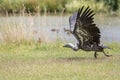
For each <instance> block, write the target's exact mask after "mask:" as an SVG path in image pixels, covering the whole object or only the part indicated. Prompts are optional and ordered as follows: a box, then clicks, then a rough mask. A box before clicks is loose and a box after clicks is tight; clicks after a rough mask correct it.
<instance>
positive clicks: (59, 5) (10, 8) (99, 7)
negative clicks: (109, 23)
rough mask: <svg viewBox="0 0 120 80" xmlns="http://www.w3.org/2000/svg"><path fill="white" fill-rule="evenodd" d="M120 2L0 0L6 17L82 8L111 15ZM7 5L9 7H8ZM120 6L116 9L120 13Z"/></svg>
mask: <svg viewBox="0 0 120 80" xmlns="http://www.w3.org/2000/svg"><path fill="white" fill-rule="evenodd" d="M119 4H120V0H118V2H117V3H116V4H115V1H109V0H59V1H58V0H25V1H24V0H0V12H1V13H2V15H4V14H5V13H6V12H8V13H9V14H12V13H16V14H18V13H21V11H22V10H24V11H25V13H29V12H31V13H36V12H39V13H44V12H45V11H47V12H48V13H55V12H58V13H60V12H61V11H63V10H64V8H65V12H67V13H69V12H73V11H75V10H77V9H78V8H79V7H81V6H83V5H84V6H90V7H91V8H92V9H94V10H95V11H96V12H97V13H101V12H102V13H110V12H112V11H114V10H112V9H113V8H114V6H115V5H119ZM6 5H7V6H6ZM73 5H74V6H73ZM119 8H120V6H117V8H116V9H115V10H116V11H117V12H116V14H118V13H119Z"/></svg>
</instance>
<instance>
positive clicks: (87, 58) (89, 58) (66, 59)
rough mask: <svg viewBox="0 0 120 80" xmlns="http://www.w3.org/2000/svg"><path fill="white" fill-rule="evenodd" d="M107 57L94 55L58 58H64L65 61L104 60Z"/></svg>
mask: <svg viewBox="0 0 120 80" xmlns="http://www.w3.org/2000/svg"><path fill="white" fill-rule="evenodd" d="M104 59H105V57H100V58H97V59H96V58H94V57H68V58H59V59H58V60H62V61H64V62H68V61H93V60H104Z"/></svg>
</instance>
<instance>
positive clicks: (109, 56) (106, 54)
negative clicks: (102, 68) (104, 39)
mask: <svg viewBox="0 0 120 80" xmlns="http://www.w3.org/2000/svg"><path fill="white" fill-rule="evenodd" d="M103 54H104V55H105V56H107V57H110V56H112V55H108V54H106V53H105V52H104V51H103Z"/></svg>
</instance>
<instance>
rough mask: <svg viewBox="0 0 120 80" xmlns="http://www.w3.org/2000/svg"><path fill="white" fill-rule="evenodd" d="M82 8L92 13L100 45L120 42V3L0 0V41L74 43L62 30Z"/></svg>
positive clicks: (108, 0) (106, 0)
mask: <svg viewBox="0 0 120 80" xmlns="http://www.w3.org/2000/svg"><path fill="white" fill-rule="evenodd" d="M81 6H85V7H87V6H90V8H91V9H93V10H94V11H95V13H96V15H95V23H96V24H97V26H98V27H99V28H100V30H101V35H102V37H101V41H102V42H119V41H120V36H119V35H120V27H119V25H120V0H0V42H2V43H3V42H5V43H6V42H7V43H23V42H53V41H56V40H60V41H64V42H66V41H71V42H74V41H75V39H74V37H73V36H72V35H70V34H69V33H66V32H65V28H66V29H67V28H69V16H70V15H72V13H73V12H75V11H77V10H78V8H80V7H81Z"/></svg>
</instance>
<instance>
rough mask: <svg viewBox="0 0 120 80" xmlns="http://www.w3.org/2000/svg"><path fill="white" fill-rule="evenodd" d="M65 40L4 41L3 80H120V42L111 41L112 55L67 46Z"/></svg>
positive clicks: (0, 71)
mask: <svg viewBox="0 0 120 80" xmlns="http://www.w3.org/2000/svg"><path fill="white" fill-rule="evenodd" d="M62 45H63V44H62V43H61V42H56V43H49V44H48V43H41V44H31V45H29V44H20V45H16V44H9V45H8V44H1V45H0V80H119V79H120V70H119V69H120V66H119V65H120V63H119V60H120V54H119V53H120V50H119V48H120V45H118V44H117V43H113V44H107V45H109V46H111V47H112V48H113V49H111V50H106V51H108V52H109V54H112V55H113V56H112V57H105V56H104V55H103V54H101V53H99V55H98V59H94V57H93V52H84V51H82V50H79V51H78V52H74V51H72V50H71V49H67V48H63V47H62Z"/></svg>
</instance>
